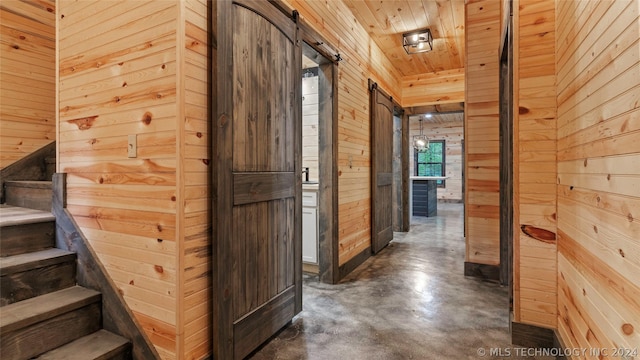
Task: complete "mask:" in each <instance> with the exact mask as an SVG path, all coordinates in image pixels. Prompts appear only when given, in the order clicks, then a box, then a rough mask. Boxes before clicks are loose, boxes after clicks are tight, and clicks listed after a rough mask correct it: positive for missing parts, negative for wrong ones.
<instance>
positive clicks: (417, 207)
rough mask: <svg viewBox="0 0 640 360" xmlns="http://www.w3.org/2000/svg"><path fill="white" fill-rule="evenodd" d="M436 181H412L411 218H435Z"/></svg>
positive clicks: (436, 211)
mask: <svg viewBox="0 0 640 360" xmlns="http://www.w3.org/2000/svg"><path fill="white" fill-rule="evenodd" d="M436 182H437V180H413V216H437V215H438V208H437V205H438V192H437V186H436Z"/></svg>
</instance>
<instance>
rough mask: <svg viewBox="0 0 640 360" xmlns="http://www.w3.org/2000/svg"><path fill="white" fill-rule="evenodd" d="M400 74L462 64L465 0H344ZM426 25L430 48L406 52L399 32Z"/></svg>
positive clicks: (422, 72)
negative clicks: (430, 34) (415, 52)
mask: <svg viewBox="0 0 640 360" xmlns="http://www.w3.org/2000/svg"><path fill="white" fill-rule="evenodd" d="M343 1H344V3H345V4H346V5H347V6H348V7H349V8H350V9H351V12H352V13H353V15H354V16H355V18H356V19H357V20H358V22H359V23H360V24H361V25H362V26H363V27H364V28H365V29H366V30H367V31H368V32H369V34H370V35H371V37H372V38H373V39H374V41H375V42H376V43H377V44H378V46H379V47H380V48H381V49H382V51H383V52H384V53H385V54H387V57H388V58H389V60H390V61H391V62H392V63H393V65H394V66H395V67H396V69H398V71H399V72H400V73H401V74H402V75H403V76H410V75H418V74H424V73H430V72H436V71H442V70H449V69H459V68H463V67H464V0H343ZM423 28H429V29H431V33H432V35H433V39H434V40H433V47H434V49H433V51H430V52H427V53H421V54H414V55H408V54H407V53H406V52H405V51H404V48H403V47H402V34H403V33H406V32H410V31H413V30H418V29H423Z"/></svg>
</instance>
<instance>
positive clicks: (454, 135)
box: [409, 113, 464, 202]
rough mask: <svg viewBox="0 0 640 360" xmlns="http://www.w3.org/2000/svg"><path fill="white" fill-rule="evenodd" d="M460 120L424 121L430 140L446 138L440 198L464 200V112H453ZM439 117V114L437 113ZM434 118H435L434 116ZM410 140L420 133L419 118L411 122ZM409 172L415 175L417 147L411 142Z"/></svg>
mask: <svg viewBox="0 0 640 360" xmlns="http://www.w3.org/2000/svg"><path fill="white" fill-rule="evenodd" d="M450 116H451V117H454V118H458V120H454V121H447V122H441V123H431V122H428V121H426V120H425V121H423V134H425V135H427V138H428V139H429V141H433V140H444V142H445V143H444V144H445V149H446V150H445V176H448V177H449V178H448V179H447V180H446V181H445V187H444V188H438V199H442V200H448V201H453V202H462V201H463V198H462V166H463V164H462V140H463V136H464V127H463V125H464V114H462V113H460V114H453V115H450ZM436 117H437V115H436ZM432 119H433V118H432ZM409 128H410V130H409V141H412V140H413V136H414V135H419V134H420V124H419V122H418V120H417V119H411V120H410V123H409ZM409 146H410V148H409V154H410V159H409V173H410V174H411V175H412V176H413V175H415V149H414V148H413V146H412V145H411V144H409Z"/></svg>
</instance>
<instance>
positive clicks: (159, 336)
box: [58, 0, 184, 359]
mask: <svg viewBox="0 0 640 360" xmlns="http://www.w3.org/2000/svg"><path fill="white" fill-rule="evenodd" d="M86 3H87V2H75V1H66V0H61V1H59V2H58V6H59V8H58V13H59V21H58V26H59V34H60V38H59V49H58V56H59V69H60V84H59V91H60V92H59V102H60V103H59V106H60V114H59V132H58V139H59V140H58V144H59V156H58V161H59V166H60V171H61V172H66V173H67V174H68V175H67V176H68V180H69V181H68V183H67V189H68V199H67V202H68V209H69V211H70V212H71V213H72V214H73V216H74V219H75V220H76V221H77V222H78V224H79V225H80V227H81V229H82V230H83V232H84V233H85V235H86V236H87V239H88V240H89V242H90V244H91V246H92V247H94V249H95V251H96V253H97V254H98V256H99V258H100V260H101V261H102V262H103V263H104V265H105V267H106V269H107V272H108V273H109V275H110V276H111V277H112V279H113V280H114V282H115V284H116V286H118V288H119V290H120V291H121V293H122V294H123V297H124V298H125V300H126V302H127V305H128V306H129V307H130V308H131V310H132V311H133V313H134V315H135V316H136V318H137V319H138V321H139V323H140V324H141V326H142V327H143V328H144V330H145V332H146V333H147V335H148V336H149V338H150V339H151V341H152V342H153V344H154V345H155V347H156V349H157V350H158V352H159V353H160V354H161V356H162V357H163V358H165V359H173V358H177V349H178V345H177V342H178V337H177V335H178V334H179V333H180V326H179V325H180V324H179V323H178V319H179V314H178V310H179V309H178V306H179V300H178V299H180V301H182V300H181V299H182V296H181V294H180V292H181V286H180V285H179V284H180V280H181V279H183V274H182V270H181V269H180V268H179V267H178V266H179V264H180V262H179V261H178V257H179V254H180V252H181V249H183V248H184V246H183V244H182V240H181V239H180V236H181V235H182V233H183V230H182V229H181V228H180V227H179V224H180V222H178V209H179V208H182V206H180V205H179V204H181V202H182V201H184V200H183V199H182V198H181V196H180V194H181V192H180V191H179V187H180V186H181V183H182V181H181V176H179V173H178V163H179V160H178V151H177V148H178V141H179V140H178V137H179V134H180V132H179V131H178V130H179V122H178V119H179V117H180V113H181V109H180V107H179V106H178V98H177V96H178V95H177V94H178V87H177V82H176V76H177V73H178V71H179V69H180V68H181V65H180V64H179V63H178V60H179V58H178V56H177V50H176V49H177V48H176V47H177V43H178V40H177V39H178V35H179V34H178V32H177V31H176V29H177V24H178V14H179V11H178V10H179V8H178V4H177V2H172V1H161V2H153V1H145V2H135V3H133V2H131V3H118V5H116V6H114V4H113V3H112V4H111V6H104V4H103V3H102V2H100V1H94V2H93V6H86V5H87V4H86ZM128 135H136V137H137V157H136V158H128V156H127V139H128Z"/></svg>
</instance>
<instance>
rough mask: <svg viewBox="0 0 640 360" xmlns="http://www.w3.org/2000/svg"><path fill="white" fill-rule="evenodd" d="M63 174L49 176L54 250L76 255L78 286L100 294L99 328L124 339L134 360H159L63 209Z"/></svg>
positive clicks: (70, 216)
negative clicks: (53, 221)
mask: <svg viewBox="0 0 640 360" xmlns="http://www.w3.org/2000/svg"><path fill="white" fill-rule="evenodd" d="M66 175H67V174H65V173H55V174H54V175H53V209H52V212H53V215H54V216H55V217H56V247H58V248H60V249H63V250H68V251H73V252H75V253H76V254H77V259H78V260H77V261H78V266H77V274H76V277H77V282H78V285H80V286H83V287H86V288H89V289H93V290H96V291H99V292H101V293H102V318H103V320H102V321H103V324H102V326H103V328H104V329H106V330H108V331H111V332H113V333H115V334H118V335H120V336H122V337H124V338H126V339H128V340H129V341H130V342H131V344H132V354H133V358H134V359H140V360H148V359H160V355H159V354H158V352H157V350H156V349H155V347H154V346H153V344H152V343H151V341H150V340H149V338H148V337H147V335H146V333H145V332H144V330H143V328H142V326H140V324H139V323H138V321H137V320H136V318H135V316H134V315H133V313H132V312H131V310H130V309H129V307H128V306H127V304H126V302H125V300H124V298H123V297H122V295H121V294H120V292H119V291H118V289H117V287H116V285H115V283H114V282H113V280H111V278H110V277H109V275H108V274H107V271H106V269H105V268H104V266H103V265H102V262H101V261H100V259H99V258H98V255H97V254H96V253H95V251H94V250H93V248H92V247H91V244H89V242H88V240H87V239H86V237H85V236H84V235H83V234H82V231H81V230H80V227H79V226H78V224H77V223H76V222H75V220H74V219H73V216H72V215H71V214H70V213H69V212H68V210H67V209H66V207H67V203H66V189H67V185H66Z"/></svg>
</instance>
